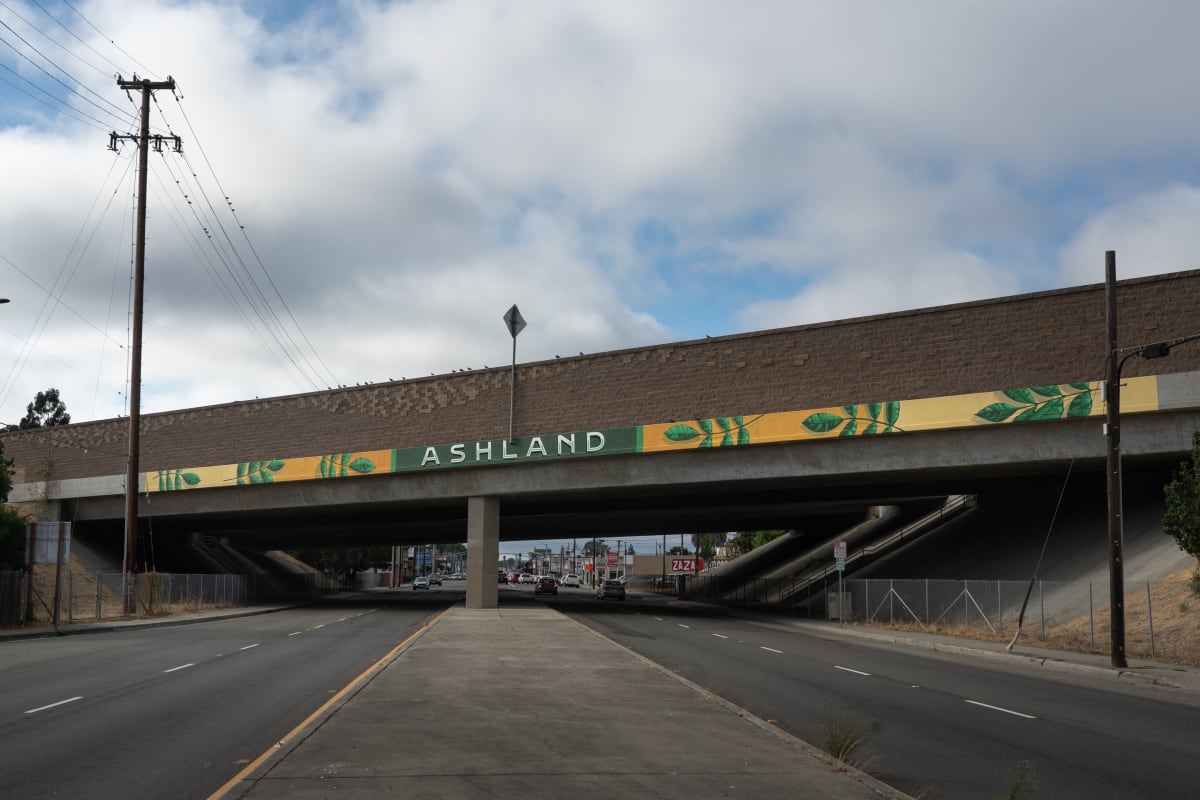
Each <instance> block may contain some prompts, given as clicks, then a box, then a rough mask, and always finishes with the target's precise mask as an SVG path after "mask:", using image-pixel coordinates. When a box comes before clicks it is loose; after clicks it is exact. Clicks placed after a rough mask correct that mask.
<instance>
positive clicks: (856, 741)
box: [821, 712, 867, 763]
mask: <svg viewBox="0 0 1200 800" xmlns="http://www.w3.org/2000/svg"><path fill="white" fill-rule="evenodd" d="M821 735H822V737H823V746H824V748H825V752H827V753H829V755H831V756H833V757H834V758H836V759H837V760H838V761H841V762H843V763H847V762H849V760H850V756H851V755H852V754H853V753H854V751H855V750H857V749H858V748H859V746H860V745H862V744H863V742H865V741H866V740H867V725H866V723H864V722H863V721H862V720H861V719H859V718H858V717H856V716H855V715H853V714H850V713H847V712H834V713H830V714H828V715H827V716H826V717H825V718H824V719H822V720H821Z"/></svg>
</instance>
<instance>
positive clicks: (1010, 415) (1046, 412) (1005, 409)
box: [975, 383, 1095, 423]
mask: <svg viewBox="0 0 1200 800" xmlns="http://www.w3.org/2000/svg"><path fill="white" fill-rule="evenodd" d="M1064 386H1065V387H1067V391H1064V389H1063V387H1064ZM1093 391H1095V390H1094V389H1093V388H1092V386H1091V384H1089V383H1068V384H1060V385H1057V386H1031V387H1029V388H1026V389H1005V390H1004V391H1003V392H1002V394H1004V396H1005V397H1007V398H1008V399H1010V400H1013V401H1014V402H1015V403H1016V405H1014V404H1013V403H1005V402H996V403H989V404H988V405H986V406H984V407H983V408H981V409H979V410H978V411H976V412H975V416H976V417H978V418H979V419H982V420H984V421H985V422H992V423H999V422H1014V423H1015V422H1040V421H1043V420H1050V419H1064V418H1065V419H1070V418H1073V417H1087V416H1090V415H1091V413H1092V392H1093Z"/></svg>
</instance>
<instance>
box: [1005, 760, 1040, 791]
mask: <svg viewBox="0 0 1200 800" xmlns="http://www.w3.org/2000/svg"><path fill="white" fill-rule="evenodd" d="M1036 791H1037V777H1036V776H1035V775H1034V772H1033V764H1030V763H1029V762H1028V761H1025V760H1024V759H1022V760H1021V761H1018V762H1017V765H1016V766H1015V767H1013V769H1012V772H1010V773H1008V786H1006V787H1005V789H1004V794H1002V795H1000V797H999V798H998V800H1025V799H1026V798H1029V797H1033V793H1034V792H1036Z"/></svg>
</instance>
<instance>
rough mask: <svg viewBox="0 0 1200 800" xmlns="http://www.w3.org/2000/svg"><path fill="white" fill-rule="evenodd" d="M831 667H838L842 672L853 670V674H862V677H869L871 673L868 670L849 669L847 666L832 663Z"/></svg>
mask: <svg viewBox="0 0 1200 800" xmlns="http://www.w3.org/2000/svg"><path fill="white" fill-rule="evenodd" d="M833 668H834V669H840V670H841V671H842V672H853V673H854V674H855V675H862V676H864V677H867V678H869V677H871V673H869V672H863V671H862V670H860V669H850V668H849V667H839V666H838V665H837V664H834V665H833Z"/></svg>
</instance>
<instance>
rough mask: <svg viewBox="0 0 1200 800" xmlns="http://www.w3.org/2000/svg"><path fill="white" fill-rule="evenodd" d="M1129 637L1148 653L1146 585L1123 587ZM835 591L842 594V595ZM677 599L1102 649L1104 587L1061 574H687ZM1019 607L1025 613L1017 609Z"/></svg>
mask: <svg viewBox="0 0 1200 800" xmlns="http://www.w3.org/2000/svg"><path fill="white" fill-rule="evenodd" d="M1126 591H1127V593H1128V595H1127V598H1126V604H1125V612H1126V627H1125V633H1126V644H1127V650H1128V652H1130V653H1134V652H1137V653H1140V654H1142V655H1144V656H1148V657H1151V658H1153V657H1154V656H1155V655H1156V653H1157V651H1158V650H1159V649H1160V648H1159V647H1158V646H1157V645H1158V643H1156V642H1155V630H1154V609H1153V605H1152V603H1151V592H1150V586H1149V585H1148V584H1147V585H1145V586H1127V587H1126ZM839 592H840V594H839ZM679 596H680V598H681V599H685V600H692V601H695V602H701V603H713V604H718V605H724V606H730V607H735V608H744V609H749V610H755V611H760V612H764V613H772V614H783V615H788V616H795V617H806V618H809V619H821V620H825V619H843V620H845V621H847V622H854V623H863V624H868V625H876V626H882V627H889V628H899V629H905V628H910V629H912V630H922V631H931V632H938V633H948V634H952V635H963V636H968V637H971V638H977V639H978V638H986V639H997V640H1008V639H1011V638H1012V637H1013V635H1014V634H1016V632H1017V626H1018V621H1020V624H1021V631H1022V636H1024V637H1027V638H1028V639H1032V640H1034V641H1040V642H1045V643H1047V644H1051V645H1055V646H1061V647H1069V648H1072V649H1085V650H1091V651H1097V652H1103V651H1104V650H1105V647H1106V646H1107V643H1106V641H1105V639H1106V638H1107V636H1108V631H1109V625H1110V622H1109V612H1108V608H1107V606H1108V587H1107V585H1104V586H1096V585H1093V584H1092V583H1082V582H1058V581H1034V582H1033V583H1032V584H1031V583H1030V582H1029V581H997V580H991V581H984V580H965V581H964V580H957V581H956V580H934V579H863V578H854V579H848V580H844V581H842V582H841V585H840V587H839V583H838V580H837V577H836V575H834V576H830V577H821V578H819V579H817V580H811V579H798V580H774V579H759V580H750V581H739V582H736V583H735V582H731V581H727V580H725V581H723V580H721V579H720V578H716V577H712V576H700V577H699V578H692V577H691V576H687V579H686V580H683V581H681V582H680V584H679ZM1022 609H1024V615H1023V616H1022Z"/></svg>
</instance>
